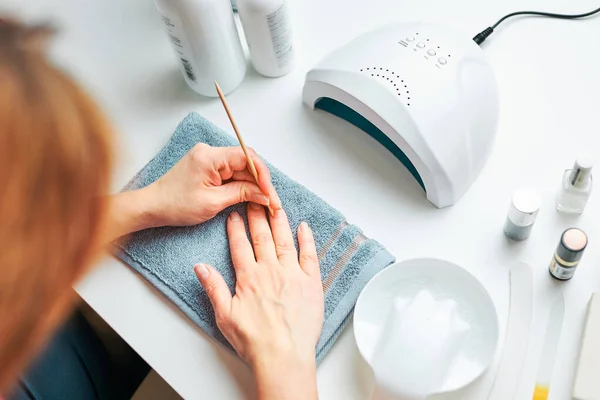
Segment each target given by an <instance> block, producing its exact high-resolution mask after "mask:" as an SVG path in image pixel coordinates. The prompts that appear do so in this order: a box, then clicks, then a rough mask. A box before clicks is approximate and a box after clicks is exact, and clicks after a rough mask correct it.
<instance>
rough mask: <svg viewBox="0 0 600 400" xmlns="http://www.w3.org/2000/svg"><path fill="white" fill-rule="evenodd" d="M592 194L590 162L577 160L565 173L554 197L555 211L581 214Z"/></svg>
mask: <svg viewBox="0 0 600 400" xmlns="http://www.w3.org/2000/svg"><path fill="white" fill-rule="evenodd" d="M591 194H592V162H591V161H590V160H587V159H578V160H577V161H575V165H574V166H573V168H572V169H568V170H566V171H565V173H564V175H563V180H562V185H561V188H560V191H559V193H558V195H557V196H556V209H557V210H558V211H560V212H563V213H567V214H581V213H583V210H584V209H585V205H586V204H587V201H588V199H589V198H590V195H591Z"/></svg>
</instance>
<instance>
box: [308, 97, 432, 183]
mask: <svg viewBox="0 0 600 400" xmlns="http://www.w3.org/2000/svg"><path fill="white" fill-rule="evenodd" d="M315 108H318V109H320V110H323V111H327V112H328V113H330V114H333V115H335V116H337V117H339V118H341V119H343V120H346V121H348V122H350V123H351V124H352V125H354V126H356V127H357V128H359V129H361V130H363V131H365V132H366V133H367V134H369V135H370V136H371V137H373V138H374V139H375V140H377V141H378V142H379V143H381V144H382V145H384V146H385V148H386V149H388V150H389V151H390V152H391V153H392V154H393V155H394V156H396V158H397V159H398V160H400V162H401V163H402V164H404V166H405V167H406V169H407V170H408V171H409V172H410V173H411V174H412V176H413V177H414V178H415V179H416V180H417V182H418V183H419V185H421V187H422V188H423V190H426V189H425V185H424V184H423V180H422V179H421V176H420V175H419V172H418V171H417V169H416V168H415V166H414V165H413V163H412V162H410V160H409V159H408V157H407V156H406V154H404V152H403V151H402V150H400V148H399V147H398V146H397V145H396V143H394V142H393V141H392V140H391V139H390V138H388V137H387V136H386V135H385V134H384V133H383V132H382V131H380V130H379V128H377V127H376V126H375V125H373V124H372V123H371V122H370V121H369V120H367V119H366V118H365V117H363V116H362V115H360V114H359V113H357V112H356V111H354V110H353V109H351V108H350V107H348V106H346V105H344V104H342V103H340V102H339V101H337V100H334V99H331V98H329V97H322V98H320V99H319V100H317V102H316V103H315Z"/></svg>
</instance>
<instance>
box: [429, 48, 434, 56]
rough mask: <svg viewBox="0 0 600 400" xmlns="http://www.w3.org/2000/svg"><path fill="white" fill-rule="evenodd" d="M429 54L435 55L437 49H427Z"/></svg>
mask: <svg viewBox="0 0 600 400" xmlns="http://www.w3.org/2000/svg"><path fill="white" fill-rule="evenodd" d="M427 54H429V55H430V56H435V50H433V49H430V50H427Z"/></svg>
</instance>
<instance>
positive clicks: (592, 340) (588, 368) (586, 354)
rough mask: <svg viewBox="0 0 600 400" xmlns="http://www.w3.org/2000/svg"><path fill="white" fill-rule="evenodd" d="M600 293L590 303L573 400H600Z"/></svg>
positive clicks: (594, 295) (574, 384)
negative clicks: (599, 372) (599, 388)
mask: <svg viewBox="0 0 600 400" xmlns="http://www.w3.org/2000/svg"><path fill="white" fill-rule="evenodd" d="M598 371H600V294H598V293H594V294H593V295H592V298H591V299H590V302H589V304H588V309H587V315H586V317H585V325H584V327H583V337H582V340H581V347H580V348H579V358H578V360H577V370H576V372H575V381H574V382H573V392H572V395H571V398H572V399H573V400H600V390H598V387H599V386H600V385H599V382H598V381H599V374H598Z"/></svg>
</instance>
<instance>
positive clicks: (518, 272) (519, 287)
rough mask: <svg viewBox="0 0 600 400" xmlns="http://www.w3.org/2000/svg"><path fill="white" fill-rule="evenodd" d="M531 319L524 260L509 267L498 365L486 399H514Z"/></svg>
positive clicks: (528, 275)
mask: <svg viewBox="0 0 600 400" xmlns="http://www.w3.org/2000/svg"><path fill="white" fill-rule="evenodd" d="M532 320H533V274H532V271H531V267H530V266H529V265H527V264H525V263H521V262H519V263H516V264H514V266H513V267H512V268H511V269H510V303H509V309H508V325H507V327H506V334H505V338H504V348H503V349H502V356H501V357H500V365H499V366H498V370H497V372H496V378H495V380H494V383H493V385H492V390H491V391H490V394H489V396H488V400H509V399H516V398H517V391H518V390H519V381H520V378H521V372H522V370H523V366H524V364H525V358H526V356H527V347H528V345H529V336H530V331H531V322H532Z"/></svg>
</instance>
